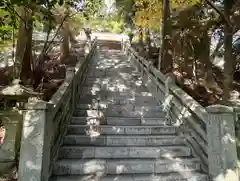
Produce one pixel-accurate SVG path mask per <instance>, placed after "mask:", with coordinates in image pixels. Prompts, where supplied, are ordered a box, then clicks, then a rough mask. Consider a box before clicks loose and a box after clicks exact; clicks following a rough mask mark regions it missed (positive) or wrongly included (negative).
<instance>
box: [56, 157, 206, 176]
mask: <svg viewBox="0 0 240 181" xmlns="http://www.w3.org/2000/svg"><path fill="white" fill-rule="evenodd" d="M200 167H201V166H200V161H199V160H198V159H195V158H192V159H190V158H187V159H179V158H176V159H174V158H171V159H155V158H154V159H61V160H58V161H57V162H56V163H55V164H54V168H53V175H79V174H80V175H86V174H96V175H104V174H138V173H140V174H144V173H145V174H149V173H171V172H183V171H199V170H200Z"/></svg>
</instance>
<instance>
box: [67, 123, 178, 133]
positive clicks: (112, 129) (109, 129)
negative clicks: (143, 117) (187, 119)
mask: <svg viewBox="0 0 240 181" xmlns="http://www.w3.org/2000/svg"><path fill="white" fill-rule="evenodd" d="M177 129H178V128H177V127H176V126H110V125H100V130H99V131H100V133H101V135H107V134H111V135H130V134H132V135H174V134H176V133H177ZM88 130H89V125H68V134H86V133H87V132H88Z"/></svg>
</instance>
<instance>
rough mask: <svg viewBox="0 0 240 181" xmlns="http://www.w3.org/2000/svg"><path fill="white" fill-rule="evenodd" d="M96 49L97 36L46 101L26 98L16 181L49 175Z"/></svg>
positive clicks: (38, 180) (40, 180) (42, 179)
mask: <svg viewBox="0 0 240 181" xmlns="http://www.w3.org/2000/svg"><path fill="white" fill-rule="evenodd" d="M95 51H96V40H95V41H94V43H93V45H92V48H91V50H90V52H89V53H88V55H87V56H86V58H85V59H84V60H78V63H77V65H76V66H75V68H71V69H67V72H66V78H65V81H64V82H63V84H62V85H61V86H60V88H59V89H58V91H57V92H56V93H55V94H54V95H53V97H52V98H51V100H50V101H49V102H44V101H41V100H37V99H29V101H28V106H27V110H26V111H25V113H24V115H23V130H22V139H21V150H20V162H19V181H28V180H29V181H30V180H36V181H47V180H48V179H49V177H50V176H51V172H52V167H53V163H54V161H55V160H56V159H57V157H58V150H59V147H60V145H61V144H62V141H63V137H64V135H65V134H66V131H67V125H68V124H69V121H70V119H71V116H72V113H73V110H74V109H75V106H76V104H77V102H78V100H79V97H80V95H81V91H82V89H81V87H82V86H81V84H82V83H83V81H84V79H85V75H86V70H87V68H88V65H89V63H90V61H91V60H93V59H94V57H95Z"/></svg>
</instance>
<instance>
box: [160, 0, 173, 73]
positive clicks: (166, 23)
mask: <svg viewBox="0 0 240 181" xmlns="http://www.w3.org/2000/svg"><path fill="white" fill-rule="evenodd" d="M162 4H163V6H162V7H163V8H162V13H163V14H162V17H163V22H162V46H161V49H160V52H159V53H160V55H159V65H158V68H159V69H160V70H161V71H162V72H164V73H167V72H172V70H173V57H172V44H171V43H172V42H171V37H172V27H171V26H172V22H171V17H170V2H169V0H163V3H162Z"/></svg>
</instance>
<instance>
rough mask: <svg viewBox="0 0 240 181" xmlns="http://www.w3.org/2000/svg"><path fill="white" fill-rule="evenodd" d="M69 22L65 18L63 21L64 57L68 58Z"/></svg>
mask: <svg viewBox="0 0 240 181" xmlns="http://www.w3.org/2000/svg"><path fill="white" fill-rule="evenodd" d="M69 40H70V38H69V23H68V20H65V21H64V23H63V42H62V46H61V49H62V58H66V57H67V56H68V55H69Z"/></svg>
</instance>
